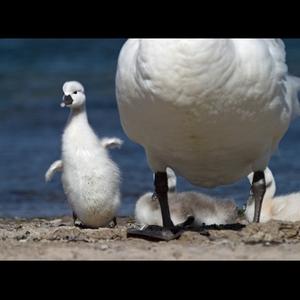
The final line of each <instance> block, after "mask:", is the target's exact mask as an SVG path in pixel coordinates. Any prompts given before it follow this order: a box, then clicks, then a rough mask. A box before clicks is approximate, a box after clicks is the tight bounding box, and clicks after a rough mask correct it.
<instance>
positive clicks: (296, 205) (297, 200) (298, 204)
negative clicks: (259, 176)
mask: <svg viewBox="0 0 300 300" xmlns="http://www.w3.org/2000/svg"><path fill="white" fill-rule="evenodd" d="M265 177H266V186H267V189H266V193H265V196H264V201H263V204H262V209H261V222H263V223H265V222H268V221H270V220H280V221H287V222H296V221H300V192H297V193H292V194H288V195H282V196H276V197H275V193H276V183H275V179H274V176H273V174H272V172H271V170H270V169H269V168H267V169H266V170H265ZM252 178H253V174H250V175H249V176H248V179H249V181H250V182H252ZM253 215H254V201H253V198H252V197H250V198H249V200H248V203H247V208H246V211H245V216H246V219H247V220H248V221H249V222H251V221H252V220H253Z"/></svg>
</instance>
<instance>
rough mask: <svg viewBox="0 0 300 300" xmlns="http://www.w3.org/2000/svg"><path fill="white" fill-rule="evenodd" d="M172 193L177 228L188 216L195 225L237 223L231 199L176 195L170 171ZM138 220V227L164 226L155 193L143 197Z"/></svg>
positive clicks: (169, 179)
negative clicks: (154, 196) (192, 219)
mask: <svg viewBox="0 0 300 300" xmlns="http://www.w3.org/2000/svg"><path fill="white" fill-rule="evenodd" d="M167 171H168V172H167V173H168V183H169V187H170V190H172V191H174V192H170V193H169V194H168V200H169V206H170V213H171V219H172V221H173V223H174V224H175V225H178V224H181V223H183V222H184V221H186V220H187V218H188V217H189V216H193V217H194V218H195V221H194V224H193V225H194V226H201V225H203V223H204V224H206V225H213V224H216V225H221V224H231V223H234V222H235V221H236V218H237V212H238V211H237V207H236V205H235V203H234V201H232V200H228V199H227V200H226V199H217V198H214V197H210V196H208V195H205V194H202V193H198V192H184V193H176V192H175V190H176V176H175V174H174V172H173V171H172V170H171V169H169V168H168V169H167ZM135 218H136V221H137V223H138V224H139V225H142V226H148V225H157V226H162V215H161V210H160V205H159V202H158V200H157V199H152V193H147V194H145V195H143V196H141V197H140V198H139V199H138V201H137V203H136V207H135Z"/></svg>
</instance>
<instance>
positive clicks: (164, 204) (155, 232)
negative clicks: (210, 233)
mask: <svg viewBox="0 0 300 300" xmlns="http://www.w3.org/2000/svg"><path fill="white" fill-rule="evenodd" d="M154 186H155V192H154V194H153V198H155V199H156V201H157V200H158V201H159V204H160V208H161V215H162V221H163V222H162V223H163V227H160V226H154V225H151V226H148V227H146V228H145V229H142V230H136V229H128V231H127V236H128V237H135V238H142V239H147V240H152V241H171V240H175V239H178V238H179V237H180V236H181V234H182V233H183V231H184V230H185V229H187V228H189V227H190V226H191V225H192V223H193V222H194V217H189V218H188V219H187V220H186V221H185V222H184V223H182V224H179V225H177V226H174V224H173V222H172V220H171V216H170V209H169V204H168V176H167V173H166V172H158V173H156V174H155V180H154Z"/></svg>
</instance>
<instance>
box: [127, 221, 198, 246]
mask: <svg viewBox="0 0 300 300" xmlns="http://www.w3.org/2000/svg"><path fill="white" fill-rule="evenodd" d="M193 223H194V217H192V216H191V217H189V218H188V219H187V220H186V221H185V222H184V223H182V224H179V225H177V226H173V227H161V226H156V225H149V226H146V227H145V228H143V229H140V230H139V229H128V230H127V237H133V238H141V239H146V240H150V241H171V240H176V239H178V238H180V236H181V235H182V233H183V232H184V231H185V230H188V229H189V228H190V226H191V225H192V224H193Z"/></svg>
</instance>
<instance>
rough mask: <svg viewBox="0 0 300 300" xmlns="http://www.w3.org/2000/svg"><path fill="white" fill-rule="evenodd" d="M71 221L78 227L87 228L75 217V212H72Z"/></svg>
mask: <svg viewBox="0 0 300 300" xmlns="http://www.w3.org/2000/svg"><path fill="white" fill-rule="evenodd" d="M73 221H74V226H75V227H78V228H80V229H87V228H88V227H87V226H85V225H84V224H83V223H82V222H81V221H80V220H79V219H78V217H77V215H76V213H75V212H73Z"/></svg>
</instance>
